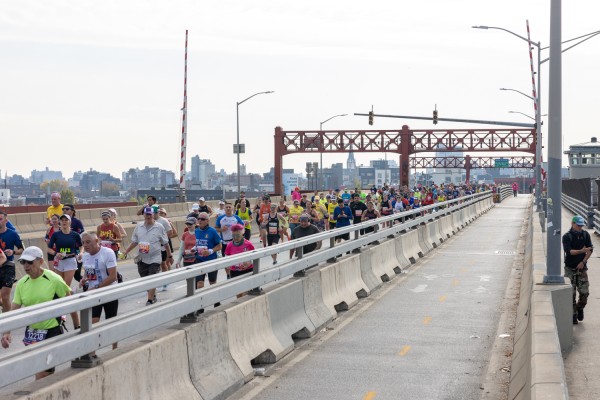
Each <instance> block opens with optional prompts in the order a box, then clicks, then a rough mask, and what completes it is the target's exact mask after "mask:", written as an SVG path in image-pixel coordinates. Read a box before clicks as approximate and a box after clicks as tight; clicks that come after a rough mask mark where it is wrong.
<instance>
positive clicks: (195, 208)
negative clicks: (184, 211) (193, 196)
mask: <svg viewBox="0 0 600 400" xmlns="http://www.w3.org/2000/svg"><path fill="white" fill-rule="evenodd" d="M199 209H200V206H199V205H198V204H196V203H194V205H192V211H197V210H199Z"/></svg>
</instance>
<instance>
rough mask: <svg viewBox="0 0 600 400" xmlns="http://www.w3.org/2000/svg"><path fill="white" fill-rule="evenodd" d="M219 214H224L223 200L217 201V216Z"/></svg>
mask: <svg viewBox="0 0 600 400" xmlns="http://www.w3.org/2000/svg"><path fill="white" fill-rule="evenodd" d="M221 215H225V202H224V201H223V200H220V201H219V209H218V210H217V218H218V217H220V216H221Z"/></svg>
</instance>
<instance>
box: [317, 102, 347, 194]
mask: <svg viewBox="0 0 600 400" xmlns="http://www.w3.org/2000/svg"><path fill="white" fill-rule="evenodd" d="M346 115H348V114H338V115H334V116H333V117H329V118H327V119H326V120H325V121H323V122H321V125H320V128H319V130H320V131H322V130H323V124H324V123H325V122H327V121H331V120H332V119H334V118H337V117H345V116H346ZM321 138H322V136H321ZM321 147H323V148H325V145H324V144H323V143H321ZM319 165H320V166H321V172H320V174H319V175H321V185H322V187H321V190H325V187H324V186H325V179H324V177H323V152H321V163H320V164H319ZM317 187H319V179H318V178H317Z"/></svg>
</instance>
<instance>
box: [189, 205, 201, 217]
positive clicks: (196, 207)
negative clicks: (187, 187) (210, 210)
mask: <svg viewBox="0 0 600 400" xmlns="http://www.w3.org/2000/svg"><path fill="white" fill-rule="evenodd" d="M199 208H200V206H199V205H198V204H197V203H194V204H192V211H190V213H189V214H188V215H187V218H189V217H194V218H196V219H198V215H200V211H198V210H199Z"/></svg>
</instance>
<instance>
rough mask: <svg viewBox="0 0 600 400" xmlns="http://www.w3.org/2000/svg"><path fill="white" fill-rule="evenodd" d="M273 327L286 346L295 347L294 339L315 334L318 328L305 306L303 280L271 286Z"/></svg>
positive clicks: (270, 300)
mask: <svg viewBox="0 0 600 400" xmlns="http://www.w3.org/2000/svg"><path fill="white" fill-rule="evenodd" d="M266 297H267V302H268V303H269V313H270V321H271V328H272V329H273V333H274V334H275V336H276V337H277V339H279V342H280V343H282V344H283V345H284V346H285V347H287V346H292V347H294V341H293V339H306V338H309V337H311V336H313V335H314V334H315V333H316V331H317V328H316V327H315V325H314V324H313V323H312V321H311V320H310V318H308V315H307V314H306V310H305V307H304V293H303V287H302V282H300V281H299V280H293V281H291V282H285V283H281V284H279V285H277V286H275V287H273V288H270V289H269V290H268V291H267V293H266Z"/></svg>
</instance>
